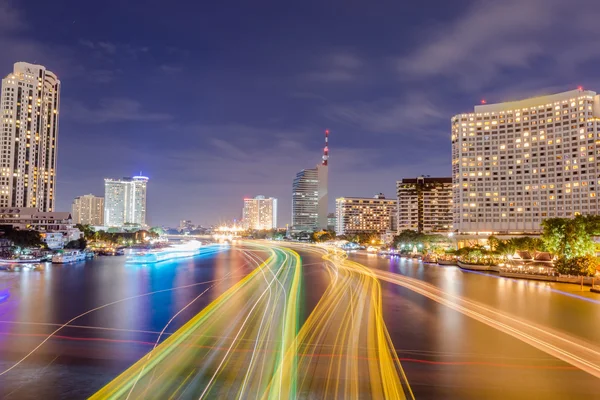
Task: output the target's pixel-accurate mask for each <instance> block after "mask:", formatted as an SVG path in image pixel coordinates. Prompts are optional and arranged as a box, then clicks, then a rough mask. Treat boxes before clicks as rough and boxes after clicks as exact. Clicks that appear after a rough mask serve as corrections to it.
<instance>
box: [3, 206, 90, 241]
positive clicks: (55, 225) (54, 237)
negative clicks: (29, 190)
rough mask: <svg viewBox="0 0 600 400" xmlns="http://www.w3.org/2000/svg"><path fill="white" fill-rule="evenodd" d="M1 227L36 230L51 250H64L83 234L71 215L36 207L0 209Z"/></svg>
mask: <svg viewBox="0 0 600 400" xmlns="http://www.w3.org/2000/svg"><path fill="white" fill-rule="evenodd" d="M0 225H5V226H10V227H11V228H12V229H18V230H34V231H38V232H40V233H41V236H42V239H43V240H44V242H46V243H47V244H48V247H50V248H51V249H57V248H62V247H63V246H64V245H65V244H67V243H68V242H70V241H71V240H77V239H79V238H80V237H82V236H83V233H82V232H81V231H80V230H79V229H77V228H75V227H74V226H73V220H72V218H71V213H68V212H44V211H39V210H38V209H37V208H34V207H21V208H17V207H13V208H0Z"/></svg>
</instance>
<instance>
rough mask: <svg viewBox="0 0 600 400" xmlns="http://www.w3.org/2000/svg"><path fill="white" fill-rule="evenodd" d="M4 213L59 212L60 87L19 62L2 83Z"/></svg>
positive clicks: (0, 201)
mask: <svg viewBox="0 0 600 400" xmlns="http://www.w3.org/2000/svg"><path fill="white" fill-rule="evenodd" d="M1 102H2V135H1V136H0V138H1V139H0V144H1V145H2V153H0V207H30V208H36V209H38V210H40V211H42V212H51V211H54V200H55V198H56V140H57V136H58V114H59V106H60V81H59V80H58V78H57V77H56V75H55V74H53V73H52V72H50V71H48V70H46V68H45V67H43V66H41V65H35V64H28V63H24V62H18V63H15V65H14V70H13V72H12V73H11V74H9V75H7V76H6V77H5V78H4V79H3V80H2V93H1Z"/></svg>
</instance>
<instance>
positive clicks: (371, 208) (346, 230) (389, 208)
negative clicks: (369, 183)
mask: <svg viewBox="0 0 600 400" xmlns="http://www.w3.org/2000/svg"><path fill="white" fill-rule="evenodd" d="M396 204H397V202H396V200H391V199H386V198H385V196H384V195H383V194H382V193H380V194H378V195H376V196H375V197H372V198H369V197H340V198H338V199H335V214H336V222H337V227H336V230H335V232H336V233H337V234H338V235H351V234H356V233H378V234H383V233H385V232H386V231H388V230H390V229H391V228H392V226H393V224H394V214H395V213H396Z"/></svg>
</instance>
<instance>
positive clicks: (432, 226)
mask: <svg viewBox="0 0 600 400" xmlns="http://www.w3.org/2000/svg"><path fill="white" fill-rule="evenodd" d="M452 187H453V185H452V178H449V177H448V178H432V177H429V176H419V177H417V178H403V179H402V180H399V181H397V182H396V190H397V194H398V232H401V231H403V230H406V229H410V230H414V231H417V232H449V231H451V230H452V211H453V209H452Z"/></svg>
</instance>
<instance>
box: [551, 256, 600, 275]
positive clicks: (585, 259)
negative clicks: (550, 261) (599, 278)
mask: <svg viewBox="0 0 600 400" xmlns="http://www.w3.org/2000/svg"><path fill="white" fill-rule="evenodd" d="M597 266H598V259H597V258H596V257H595V256H593V255H590V254H588V255H585V256H580V257H573V258H570V259H568V258H566V257H561V258H559V259H558V260H557V261H556V264H555V267H556V270H557V271H558V272H559V273H561V274H563V275H583V276H594V275H595V274H596V268H597Z"/></svg>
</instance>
